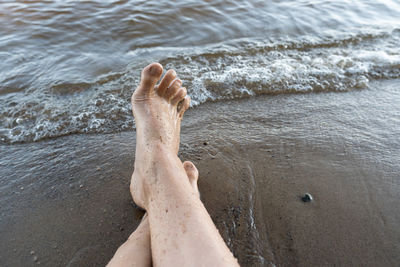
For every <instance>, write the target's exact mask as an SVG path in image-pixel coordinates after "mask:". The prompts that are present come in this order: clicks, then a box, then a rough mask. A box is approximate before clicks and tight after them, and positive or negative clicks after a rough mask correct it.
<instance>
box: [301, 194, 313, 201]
mask: <svg viewBox="0 0 400 267" xmlns="http://www.w3.org/2000/svg"><path fill="white" fill-rule="evenodd" d="M301 200H302V201H303V202H311V201H312V200H313V197H312V195H310V194H309V193H305V194H304V196H303V197H302V198H301Z"/></svg>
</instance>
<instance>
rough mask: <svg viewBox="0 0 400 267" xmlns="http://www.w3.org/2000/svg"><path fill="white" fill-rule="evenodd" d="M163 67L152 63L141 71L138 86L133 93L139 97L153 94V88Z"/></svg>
mask: <svg viewBox="0 0 400 267" xmlns="http://www.w3.org/2000/svg"><path fill="white" fill-rule="evenodd" d="M162 72H163V67H162V66H161V64H159V63H152V64H150V65H148V66H147V67H145V68H144V69H143V70H142V75H141V78H140V85H139V86H138V88H137V89H136V91H135V94H137V95H139V96H148V95H151V94H152V93H153V92H154V86H155V85H156V83H157V81H158V80H159V79H160V77H161V74H162Z"/></svg>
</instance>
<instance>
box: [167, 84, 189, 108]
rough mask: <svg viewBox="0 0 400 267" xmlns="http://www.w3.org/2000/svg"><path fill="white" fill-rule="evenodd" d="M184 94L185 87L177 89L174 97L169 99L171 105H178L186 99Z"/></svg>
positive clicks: (185, 91) (185, 92)
mask: <svg viewBox="0 0 400 267" xmlns="http://www.w3.org/2000/svg"><path fill="white" fill-rule="evenodd" d="M186 94H187V90H186V88H185V87H181V88H179V89H178V91H177V92H176V93H175V95H174V96H173V97H172V98H171V104H172V105H174V106H176V105H178V103H179V102H181V101H182V100H183V99H184V98H185V97H186Z"/></svg>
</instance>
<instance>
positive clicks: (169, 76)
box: [157, 70, 176, 96]
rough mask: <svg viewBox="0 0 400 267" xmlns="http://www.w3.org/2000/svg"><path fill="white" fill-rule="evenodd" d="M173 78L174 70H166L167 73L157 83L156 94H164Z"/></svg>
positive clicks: (174, 77) (174, 76) (174, 75)
mask: <svg viewBox="0 0 400 267" xmlns="http://www.w3.org/2000/svg"><path fill="white" fill-rule="evenodd" d="M175 79H176V72H175V71H174V70H168V71H167V73H165V75H164V78H163V79H162V80H161V82H160V84H159V85H158V88H157V92H158V95H160V96H164V94H165V92H166V91H167V89H168V87H170V86H171V84H172V83H173V81H174V80H175Z"/></svg>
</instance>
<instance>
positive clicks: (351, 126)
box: [0, 80, 400, 266]
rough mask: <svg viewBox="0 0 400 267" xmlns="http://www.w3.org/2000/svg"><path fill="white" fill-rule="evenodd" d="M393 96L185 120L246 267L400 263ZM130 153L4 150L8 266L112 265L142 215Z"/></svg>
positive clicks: (389, 92) (103, 144)
mask: <svg viewBox="0 0 400 267" xmlns="http://www.w3.org/2000/svg"><path fill="white" fill-rule="evenodd" d="M398 84H399V81H398V80H397V81H396V80H395V81H390V82H379V83H375V84H373V85H372V86H371V89H366V90H363V91H355V92H348V93H321V94H299V95H277V96H263V97H257V98H252V99H247V100H246V99H245V100H239V101H223V102H218V103H206V104H204V105H201V106H200V107H197V108H194V109H192V110H189V111H188V112H187V114H186V115H185V116H186V119H185V121H184V123H183V127H182V145H181V154H180V157H181V159H182V160H191V161H193V162H194V163H195V165H196V166H197V168H198V169H199V171H200V180H199V188H200V191H201V193H202V200H203V202H204V204H205V206H206V208H207V209H208V211H209V212H210V214H211V216H212V218H213V220H214V222H215V223H216V225H217V227H218V229H219V230H220V232H221V234H222V236H223V237H224V239H225V241H226V242H227V243H228V245H229V247H230V248H231V249H232V251H233V252H234V254H235V255H236V256H237V257H238V259H239V262H240V263H241V265H242V266H268V265H270V264H274V265H277V266H327V265H330V266H332V265H338V266H354V265H355V266H396V265H397V264H398V262H400V230H399V229H400V228H399V227H398V225H399V223H400V178H399V173H400V164H399V162H400V142H399V138H398V136H400V130H399V125H400V119H399V118H400V92H399V91H398ZM374 88H375V89H374ZM376 88H379V90H377V89H376ZM372 100H373V101H372ZM134 148H135V133H134V132H123V133H119V134H108V135H72V136H66V137H61V138H56V139H51V140H45V141H41V142H37V143H29V144H19V145H7V146H6V145H2V146H1V164H0V171H1V174H2V179H1V181H0V204H1V205H0V206H1V208H0V212H1V219H0V229H1V236H2V242H1V247H0V251H1V253H0V265H1V266H30V265H37V264H40V265H42V266H101V265H104V264H106V263H107V262H108V260H109V259H110V258H111V257H112V255H113V253H114V252H115V250H116V249H117V247H118V246H119V245H120V244H121V243H122V242H123V241H124V240H125V239H126V238H127V237H128V236H129V234H130V233H131V232H132V231H133V230H134V229H135V228H136V226H137V225H138V223H139V221H140V219H141V216H142V215H143V212H142V211H140V210H139V209H138V208H137V207H135V205H134V204H133V202H132V200H131V198H130V194H129V190H128V185H129V179H130V175H131V173H132V171H133V161H134ZM306 192H307V193H310V194H311V195H312V196H313V197H314V200H313V201H312V202H309V203H304V202H302V200H301V196H302V195H303V194H304V193H306Z"/></svg>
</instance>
